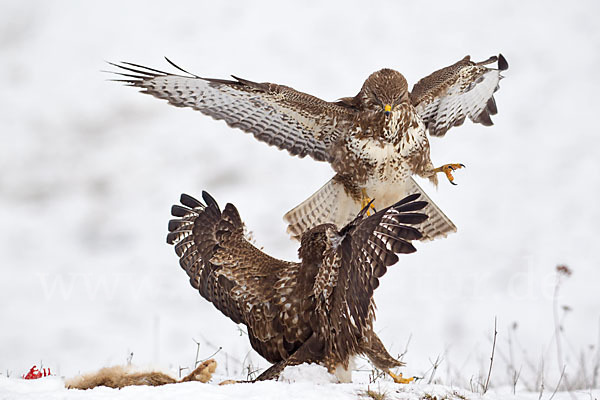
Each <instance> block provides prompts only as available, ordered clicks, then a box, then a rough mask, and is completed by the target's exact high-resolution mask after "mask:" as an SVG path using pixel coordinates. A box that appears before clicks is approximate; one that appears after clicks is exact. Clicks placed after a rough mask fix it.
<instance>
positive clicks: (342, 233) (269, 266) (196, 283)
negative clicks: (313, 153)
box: [167, 192, 427, 382]
mask: <svg viewBox="0 0 600 400" xmlns="http://www.w3.org/2000/svg"><path fill="white" fill-rule="evenodd" d="M418 197H419V195H418V194H414V195H411V196H408V197H406V198H404V199H403V200H401V201H399V202H397V203H396V204H394V205H393V206H391V207H388V208H385V209H383V210H380V211H379V212H377V213H375V214H373V215H371V216H368V217H365V214H366V211H367V209H368V208H367V207H365V208H364V209H363V210H362V211H361V212H360V213H359V215H358V216H357V217H356V218H355V219H354V220H353V221H352V222H351V223H349V224H348V225H346V226H345V227H343V228H342V229H341V230H338V228H337V227H336V226H335V225H333V224H322V225H318V226H316V227H314V228H312V229H310V230H308V231H306V232H305V233H304V234H303V235H302V238H301V241H300V243H301V244H300V249H299V250H298V255H299V257H300V260H301V262H300V263H295V262H288V261H282V260H278V259H275V258H273V257H270V256H268V255H267V254H265V253H263V252H262V251H260V250H259V249H257V248H256V247H254V246H253V245H252V244H250V243H249V242H248V241H247V240H246V239H245V238H244V224H243V222H242V220H241V219H240V215H239V214H238V211H237V209H236V208H235V207H234V206H233V205H231V204H227V205H226V206H225V209H224V210H223V211H220V209H219V206H218V205H217V203H216V202H215V200H214V199H213V198H212V197H211V196H210V195H209V194H208V193H206V192H203V193H202V198H203V199H204V202H205V203H206V205H204V204H203V203H201V202H200V201H198V200H196V199H194V198H192V197H190V196H188V195H185V194H183V195H181V204H182V205H174V206H173V207H172V210H171V213H172V214H173V216H175V217H177V219H173V220H171V221H169V231H170V233H169V234H168V236H167V242H168V243H170V244H173V245H175V252H176V253H177V255H178V256H179V264H180V265H181V267H182V268H183V269H184V270H185V271H186V272H187V274H188V276H189V278H190V283H191V285H192V286H193V287H194V288H195V289H198V290H199V291H200V294H201V295H202V296H203V297H204V298H205V299H207V300H209V301H210V302H212V303H213V305H214V306H215V307H216V308H218V309H219V310H220V311H221V312H222V313H223V314H225V315H226V316H228V317H229V318H231V319H232V320H233V321H234V322H235V323H238V324H240V323H242V324H245V325H246V326H247V327H248V336H249V338H250V344H251V345H252V347H253V348H254V350H256V351H257V352H258V353H259V354H260V355H261V356H263V357H264V358H265V359H267V360H268V361H269V362H271V363H273V365H272V366H271V367H270V368H268V369H267V370H266V371H265V372H264V373H262V374H261V375H260V376H259V377H258V378H257V379H258V380H264V379H272V378H276V377H277V376H278V375H279V373H280V372H281V371H282V370H283V369H284V368H285V367H286V366H288V365H296V364H301V363H304V362H316V363H320V364H322V365H323V366H325V367H327V369H328V370H329V371H330V372H332V373H333V372H335V371H336V369H338V368H340V370H344V369H346V370H347V369H348V363H349V360H350V358H351V357H353V356H354V355H358V354H363V355H366V356H367V357H368V358H369V359H370V360H371V361H372V362H373V364H374V365H375V366H376V367H377V368H380V369H382V370H384V371H386V372H387V373H389V374H390V375H391V376H392V377H393V378H394V379H395V380H396V382H405V380H404V379H403V378H402V377H401V375H400V376H396V375H394V374H393V373H391V371H390V368H393V367H397V366H401V365H403V364H402V362H400V361H398V360H396V359H394V358H393V357H392V356H390V355H389V354H388V352H387V351H386V350H385V347H384V346H383V344H382V343H381V340H380V339H379V338H378V337H377V335H376V334H375V332H374V331H373V319H374V310H375V303H374V302H373V290H374V289H376V288H377V286H378V285H379V280H378V279H379V278H381V277H382V276H383V275H384V274H385V272H386V270H387V267H388V266H390V265H393V264H395V263H396V262H397V261H398V256H397V255H396V254H397V253H412V252H414V251H415V248H414V247H413V245H412V244H411V241H412V240H415V239H419V238H421V233H420V232H419V231H418V230H417V229H416V228H414V227H412V226H411V225H415V224H419V223H422V222H423V221H424V220H425V219H427V216H426V215H425V214H422V213H419V212H416V211H419V210H421V209H423V208H424V207H425V206H426V205H427V203H426V202H424V201H415V200H416V199H417V198H418Z"/></svg>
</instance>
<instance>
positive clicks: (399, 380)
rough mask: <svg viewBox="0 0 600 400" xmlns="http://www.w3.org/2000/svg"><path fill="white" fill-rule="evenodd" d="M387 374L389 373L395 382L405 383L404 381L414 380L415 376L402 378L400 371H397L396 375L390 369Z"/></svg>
mask: <svg viewBox="0 0 600 400" xmlns="http://www.w3.org/2000/svg"><path fill="white" fill-rule="evenodd" d="M388 374H389V375H390V376H391V377H392V379H393V380H394V382H396V383H403V384H406V383H410V382H412V381H414V380H415V378H414V377H410V378H403V377H402V373H399V374H398V375H396V374H394V373H393V372H391V371H388Z"/></svg>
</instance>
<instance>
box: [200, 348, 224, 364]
mask: <svg viewBox="0 0 600 400" xmlns="http://www.w3.org/2000/svg"><path fill="white" fill-rule="evenodd" d="M222 349H223V348H222V347H219V348H218V349H217V351H215V352H214V353H212V354H211V355H210V356H208V357H206V358H205V359H204V360H200V361H199V362H201V363H203V362H204V361H206V360H210V359H211V358H213V357H214V356H216V355H217V353H218V352H220V351H221V350H222ZM196 366H197V365H196Z"/></svg>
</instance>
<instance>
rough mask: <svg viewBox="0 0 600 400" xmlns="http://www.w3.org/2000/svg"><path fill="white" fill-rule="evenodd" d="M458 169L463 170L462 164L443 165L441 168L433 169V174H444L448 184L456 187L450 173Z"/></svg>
mask: <svg viewBox="0 0 600 400" xmlns="http://www.w3.org/2000/svg"><path fill="white" fill-rule="evenodd" d="M460 168H465V166H464V164H444V165H442V166H441V167H438V168H435V169H434V170H433V172H443V173H445V174H446V177H447V178H448V180H449V181H450V183H451V184H453V185H456V183H454V176H452V171H455V170H457V169H460Z"/></svg>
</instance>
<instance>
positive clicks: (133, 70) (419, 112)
mask: <svg viewBox="0 0 600 400" xmlns="http://www.w3.org/2000/svg"><path fill="white" fill-rule="evenodd" d="M167 61H168V62H169V63H171V64H172V65H173V66H174V67H175V68H177V69H178V70H179V71H180V73H181V75H179V74H170V73H167V72H162V71H159V70H156V69H153V68H148V67H144V66H141V65H137V64H132V63H127V62H123V63H121V64H112V65H114V66H116V67H119V68H121V72H120V73H119V74H120V75H122V76H124V77H123V79H117V81H123V82H125V83H126V84H128V85H131V86H136V87H139V88H141V91H142V92H143V93H147V94H151V95H153V96H155V97H158V98H161V99H165V100H167V101H168V102H169V103H170V104H172V105H175V106H178V107H191V108H193V109H196V110H198V111H200V112H202V113H204V114H206V115H209V116H211V117H212V118H215V119H219V120H224V121H225V122H226V123H227V124H228V125H229V126H231V127H234V128H239V129H241V130H243V131H245V132H249V133H252V134H253V135H254V136H255V137H256V138H257V139H258V140H261V141H264V142H266V143H268V144H269V145H273V146H276V147H278V148H279V149H283V150H287V151H288V152H289V153H290V154H292V155H297V156H299V157H305V156H307V155H308V156H311V157H312V158H314V159H315V160H317V161H327V162H329V163H330V164H331V166H332V167H333V170H334V171H335V173H336V174H335V176H334V177H333V178H332V179H331V180H330V181H329V182H327V183H326V184H325V185H324V186H323V187H322V188H321V189H319V190H318V191H317V192H316V193H315V194H313V195H312V196H311V197H309V198H308V199H307V200H305V201H304V202H302V203H301V204H300V205H298V206H297V207H295V208H294V209H292V210H291V211H289V212H288V213H287V214H285V216H284V219H285V220H286V221H287V222H288V223H289V226H288V232H289V233H290V234H292V235H293V236H294V237H296V238H299V237H300V235H301V234H302V232H304V231H305V230H307V229H309V228H311V227H314V226H316V225H319V224H321V223H325V222H330V223H334V224H335V225H337V226H338V227H341V226H344V225H345V224H347V223H348V222H349V221H351V220H352V219H353V218H354V216H355V215H356V214H357V213H358V211H360V210H361V209H362V208H363V207H364V205H365V204H367V203H369V202H370V200H371V199H375V202H374V203H372V207H373V209H381V208H384V207H387V206H389V205H391V204H393V203H395V202H396V201H397V200H398V199H400V198H402V197H404V196H405V195H407V194H409V193H420V194H421V196H422V198H423V199H425V200H427V201H428V203H429V205H428V207H427V209H426V213H427V215H429V219H428V220H427V221H426V222H425V224H424V225H423V226H420V227H419V229H420V230H421V232H422V233H423V238H424V239H433V238H436V237H440V236H446V235H447V234H448V233H450V232H454V231H456V227H455V226H454V224H453V223H452V222H451V221H450V219H448V217H446V215H444V213H443V212H442V211H441V210H440V209H439V208H438V207H437V206H436V205H435V204H434V203H433V202H432V201H431V199H429V198H428V197H427V195H426V194H425V193H424V192H423V190H422V189H421V188H420V187H419V185H418V184H417V183H416V182H415V181H414V180H413V178H412V175H413V174H416V175H419V176H421V177H424V178H427V179H430V180H431V181H432V182H433V183H434V184H437V177H436V176H437V173H438V172H444V173H445V174H446V176H447V177H448V179H449V180H450V182H451V183H453V180H454V178H453V177H452V171H453V170H454V169H456V168H461V167H463V165H462V164H458V163H455V164H446V165H443V166H441V167H438V168H435V167H434V166H433V164H432V162H431V159H430V155H429V140H428V136H427V132H429V134H430V135H431V136H444V135H445V134H446V132H447V131H448V129H450V128H451V127H453V126H458V125H461V124H462V123H463V122H464V121H465V119H466V118H469V119H470V120H472V121H473V122H477V123H481V124H482V125H492V120H491V118H490V115H494V114H496V113H497V108H496V103H495V100H494V96H493V95H494V92H495V91H496V90H497V89H498V83H499V81H500V79H501V78H502V75H501V74H500V71H502V70H506V69H507V68H508V63H507V62H506V59H505V58H504V57H503V56H502V55H501V54H500V55H498V56H493V57H490V58H488V59H487V60H485V61H481V62H473V61H471V59H470V57H469V56H466V57H464V58H463V59H462V60H460V61H458V62H456V63H455V64H452V65H450V66H448V67H445V68H442V69H440V70H438V71H435V72H434V73H432V74H431V75H429V76H427V77H425V78H423V79H421V80H420V81H419V82H417V83H416V84H415V85H414V87H413V89H412V91H411V92H409V90H408V84H407V81H406V79H405V78H404V76H403V75H402V74H401V73H400V72H398V71H395V70H392V69H382V70H380V71H377V72H374V73H373V74H371V75H370V76H369V77H368V78H367V80H366V81H365V82H364V84H363V86H362V88H361V90H360V91H359V93H358V94H357V95H356V96H354V97H345V98H342V99H340V100H338V101H335V102H328V101H324V100H321V99H319V98H317V97H314V96H311V95H309V94H306V93H302V92H299V91H297V90H294V89H292V88H290V87H288V86H283V85H278V84H274V83H257V82H252V81H249V80H246V79H242V78H237V77H235V76H234V77H233V78H234V80H223V79H211V78H202V77H199V76H197V75H194V74H191V73H189V72H187V71H185V70H183V69H182V68H180V67H178V66H177V65H175V64H174V63H172V62H171V61H169V60H168V59H167ZM496 61H497V62H498V66H497V68H492V67H488V66H487V65H489V64H492V63H495V62H496Z"/></svg>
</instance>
